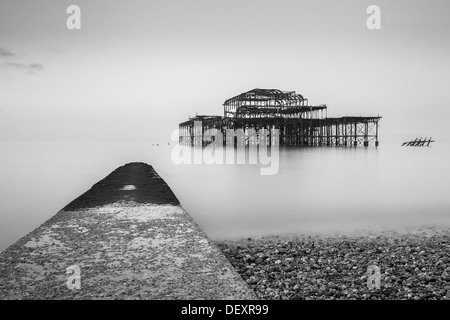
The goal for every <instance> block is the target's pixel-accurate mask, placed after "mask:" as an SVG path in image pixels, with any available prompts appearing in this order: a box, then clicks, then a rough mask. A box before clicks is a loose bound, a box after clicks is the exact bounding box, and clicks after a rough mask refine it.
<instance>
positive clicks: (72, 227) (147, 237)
mask: <svg viewBox="0 0 450 320" xmlns="http://www.w3.org/2000/svg"><path fill="white" fill-rule="evenodd" d="M0 299H256V296H255V295H254V293H253V291H251V289H250V288H249V287H248V286H247V284H246V283H245V282H244V281H243V280H242V278H241V277H240V276H239V275H238V273H237V272H236V271H235V270H234V269H233V267H232V266H231V264H230V262H229V261H228V260H227V259H226V258H225V257H224V256H223V254H222V253H221V252H220V251H219V249H218V248H217V247H216V246H215V245H214V244H213V243H212V242H211V241H210V240H209V239H208V237H207V236H206V234H205V233H204V232H203V231H202V230H201V229H200V228H199V227H198V225H197V224H196V223H195V222H194V221H193V220H192V218H191V217H190V216H189V215H188V214H187V213H186V212H185V211H184V210H183V208H182V207H181V206H180V205H179V202H178V200H177V199H176V197H175V195H174V194H173V193H172V191H171V190H170V188H169V187H168V186H167V184H166V183H165V182H164V180H162V179H161V178H160V177H159V176H158V174H157V173H156V172H155V171H154V170H153V168H152V167H151V166H149V165H147V164H144V163H130V164H127V165H125V166H122V167H120V168H118V169H116V170H115V171H114V172H112V173H111V174H110V175H109V176H108V177H106V178H105V179H103V180H101V181H100V182H98V183H97V184H95V185H94V186H93V187H92V188H91V189H90V190H89V191H87V192H86V193H85V194H83V195H82V196H80V197H79V198H77V199H75V200H74V201H73V202H71V203H70V204H69V205H68V206H67V207H65V208H64V209H63V210H61V211H60V212H58V213H57V214H56V215H55V216H54V217H53V218H51V219H50V220H48V221H47V222H45V223H44V224H43V225H42V226H40V227H39V228H37V229H36V230H34V231H33V232H31V233H30V234H28V235H26V236H25V237H23V238H22V239H20V240H19V241H18V242H16V243H15V244H14V245H12V246H10V247H9V248H8V249H7V250H6V251H4V252H3V253H1V254H0Z"/></svg>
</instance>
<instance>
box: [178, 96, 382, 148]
mask: <svg viewBox="0 0 450 320" xmlns="http://www.w3.org/2000/svg"><path fill="white" fill-rule="evenodd" d="M327 110H328V108H327V106H326V105H324V104H322V105H316V106H313V105H310V104H309V102H308V99H306V98H304V97H303V96H302V95H300V94H297V93H295V91H281V90H278V89H253V90H250V91H248V92H244V93H242V94H240V95H237V96H235V97H233V98H230V99H228V100H226V101H225V102H224V104H223V112H224V115H223V116H214V115H196V116H195V117H190V118H189V120H187V121H184V122H182V123H180V124H179V132H180V133H179V141H180V143H182V144H185V145H196V144H198V142H199V141H200V144H203V145H204V144H205V141H203V142H202V141H201V139H202V137H203V136H204V135H205V132H207V131H208V130H211V129H213V130H217V131H218V132H220V133H221V134H222V135H225V136H226V134H227V131H228V132H231V131H230V130H233V131H234V132H235V135H243V136H244V138H245V139H246V144H249V143H251V141H252V138H253V136H255V135H257V134H258V132H262V131H261V129H263V130H264V132H268V134H269V137H268V139H267V140H268V141H269V142H270V143H272V144H274V143H276V144H279V145H291V146H305V147H313V146H328V147H329V146H344V147H346V146H354V147H356V146H365V147H368V146H369V145H375V146H378V145H379V140H378V136H379V135H378V129H379V126H378V121H379V120H380V119H381V117H380V116H345V117H328V116H327V115H328V112H327ZM274 130H278V131H277V134H276V135H275V134H274ZM272 136H276V141H274V139H272ZM237 139H240V137H239V136H238V137H237ZM224 143H225V142H224Z"/></svg>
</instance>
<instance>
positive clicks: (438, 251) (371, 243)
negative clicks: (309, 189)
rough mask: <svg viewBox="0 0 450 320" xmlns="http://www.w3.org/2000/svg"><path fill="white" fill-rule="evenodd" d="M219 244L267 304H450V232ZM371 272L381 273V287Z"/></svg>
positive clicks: (318, 237) (297, 238) (301, 238)
mask: <svg viewBox="0 0 450 320" xmlns="http://www.w3.org/2000/svg"><path fill="white" fill-rule="evenodd" d="M216 244H217V245H218V246H219V248H220V249H221V250H222V252H223V253H224V254H225V256H226V257H227V258H228V260H229V261H230V262H231V264H232V265H233V266H234V267H235V268H236V270H237V271H238V272H239V274H240V275H241V276H242V278H243V279H244V280H245V281H246V282H247V283H248V285H249V286H250V287H251V288H252V289H253V290H254V291H255V293H256V295H257V296H258V297H259V298H260V299H270V300H273V299H283V300H353V299H357V300H374V299H375V300H398V299H408V300H425V299H426V300H428V299H431V300H440V299H448V298H450V230H447V231H445V230H444V231H432V232H430V231H427V232H416V233H414V232H413V233H411V232H410V233H396V232H389V233H388V232H386V233H382V234H378V235H365V236H343V235H340V236H324V235H310V236H295V237H292V236H291V237H266V238H258V239H251V238H248V239H245V240H239V241H222V242H217V243H216ZM369 266H371V268H374V266H375V269H376V267H378V268H379V280H380V281H379V282H378V283H379V286H377V282H376V281H375V282H374V281H373V280H374V277H375V275H373V274H371V273H370V272H369V271H368V268H369Z"/></svg>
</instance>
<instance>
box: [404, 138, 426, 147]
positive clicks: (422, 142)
mask: <svg viewBox="0 0 450 320" xmlns="http://www.w3.org/2000/svg"><path fill="white" fill-rule="evenodd" d="M432 142H434V140H431V138H429V139H428V140H427V138H425V139H422V138H420V139H419V138H416V139H415V140H412V141H407V142H403V143H402V146H406V147H425V146H427V147H429V146H430V143H432Z"/></svg>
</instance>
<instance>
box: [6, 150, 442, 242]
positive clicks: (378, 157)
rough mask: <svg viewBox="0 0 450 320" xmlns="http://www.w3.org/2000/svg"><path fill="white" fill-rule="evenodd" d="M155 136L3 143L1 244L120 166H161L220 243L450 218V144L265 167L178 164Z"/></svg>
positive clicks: (305, 155)
mask: <svg viewBox="0 0 450 320" xmlns="http://www.w3.org/2000/svg"><path fill="white" fill-rule="evenodd" d="M172 148H173V146H169V145H167V142H166V143H160V144H159V146H157V145H156V143H152V142H117V143H115V142H0V150H1V155H2V156H1V157H0V250H4V249H5V248H6V247H7V246H9V245H11V244H12V243H14V242H15V241H17V240H18V239H20V238H21V237H22V236H24V235H25V234H27V233H28V232H30V231H32V230H33V229H35V228H36V227H38V226H39V225H40V224H41V223H43V222H44V221H46V220H47V219H49V218H50V217H52V216H53V215H55V214H56V213H57V212H58V211H59V210H60V209H61V208H63V207H64V206H65V205H66V204H68V203H69V202H70V201H72V200H73V199H75V198H76V197H78V196H79V195H80V194H82V193H83V192H85V191H87V190H88V189H89V188H90V187H91V186H92V185H93V184H94V183H96V182H97V181H99V180H101V179H102V178H104V177H105V176H106V175H108V174H109V173H110V172H111V171H113V170H114V169H115V168H117V167H119V166H121V165H123V164H125V163H128V162H135V161H138V162H146V163H149V164H151V165H153V166H154V168H155V169H156V170H157V172H158V173H159V174H160V176H161V177H162V178H163V179H164V180H165V181H166V182H167V183H168V184H169V186H170V187H171V188H172V190H173V191H174V193H175V195H176V196H177V198H178V199H179V200H180V202H181V205H182V206H183V207H184V209H185V210H186V211H187V212H188V213H189V214H190V215H191V216H192V217H193V218H194V219H195V220H196V221H197V223H198V224H199V225H200V226H201V227H202V228H203V229H204V230H205V231H206V233H207V234H208V235H209V236H210V237H211V238H212V239H214V240H222V239H235V238H246V237H258V236H265V235H284V234H292V233H301V234H306V233H317V232H318V233H355V232H365V233H366V232H379V231H383V230H409V229H417V228H421V227H448V226H449V225H450V210H449V209H450V197H449V195H448V190H449V181H450V179H449V178H450V170H448V167H447V166H448V163H450V161H449V160H450V152H449V151H450V146H449V145H447V144H439V143H435V144H433V145H432V146H431V147H423V148H421V147H401V146H400V144H399V143H397V144H383V143H382V144H381V145H380V146H379V147H378V148H375V147H369V148H364V147H358V148H352V147H348V148H339V147H330V148H322V147H316V148H283V147H281V148H280V153H279V171H278V173H277V174H276V175H271V176H270V175H269V176H263V175H261V174H260V169H261V166H260V165H252V164H240V165H232V164H227V165H225V164H224V165H206V164H203V165H193V164H192V165H183V164H182V165H175V164H174V163H173V162H172V161H171V151H172Z"/></svg>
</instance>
